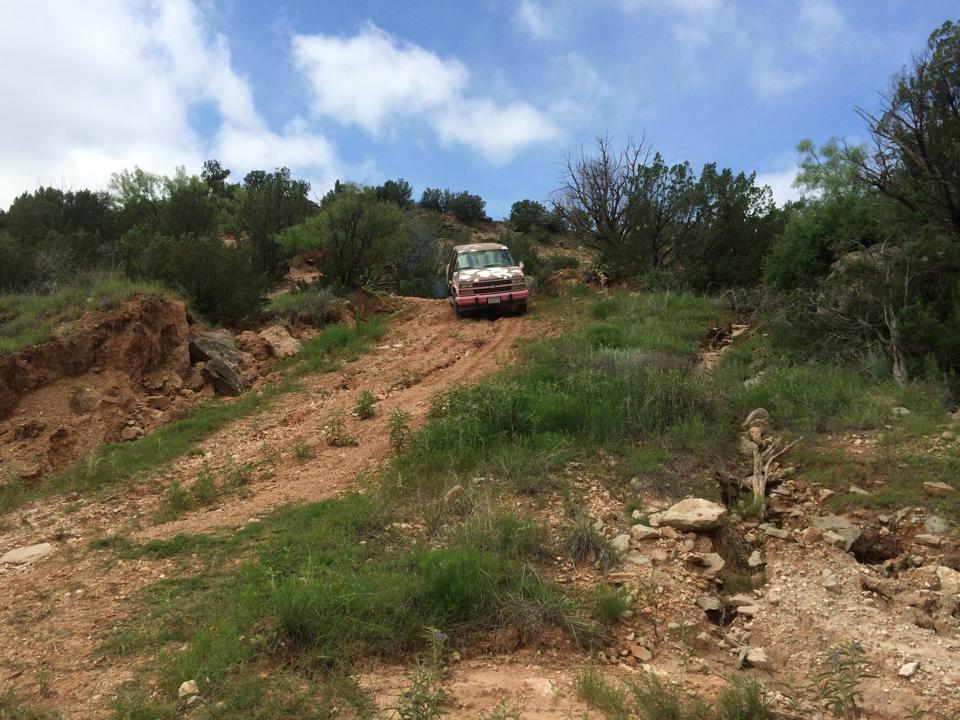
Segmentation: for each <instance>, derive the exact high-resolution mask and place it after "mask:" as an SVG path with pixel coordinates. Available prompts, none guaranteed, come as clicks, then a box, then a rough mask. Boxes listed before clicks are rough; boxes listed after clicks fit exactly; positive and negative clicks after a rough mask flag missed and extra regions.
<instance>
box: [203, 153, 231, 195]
mask: <svg viewBox="0 0 960 720" xmlns="http://www.w3.org/2000/svg"><path fill="white" fill-rule="evenodd" d="M228 177H230V171H229V170H227V169H226V168H225V167H223V166H222V165H221V164H220V161H219V160H205V161H204V163H203V171H202V172H201V173H200V179H201V180H203V181H204V182H205V183H206V184H207V187H208V188H210V192H211V193H213V194H214V195H225V194H227V193H228V189H229V186H228V184H227V178H228Z"/></svg>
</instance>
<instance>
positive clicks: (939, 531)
mask: <svg viewBox="0 0 960 720" xmlns="http://www.w3.org/2000/svg"><path fill="white" fill-rule="evenodd" d="M923 527H924V529H926V531H927V532H928V533H933V534H934V535H943V534H944V533H946V532H949V531H950V523H948V522H947V521H946V520H945V519H944V518H942V517H940V516H939V515H927V517H926V518H924V520H923Z"/></svg>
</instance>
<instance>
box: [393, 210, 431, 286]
mask: <svg viewBox="0 0 960 720" xmlns="http://www.w3.org/2000/svg"><path fill="white" fill-rule="evenodd" d="M441 264H442V263H441V260H440V242H439V241H438V239H437V233H436V228H435V227H434V226H433V225H432V224H430V223H428V222H425V221H423V220H416V221H414V222H412V223H411V224H410V226H409V228H408V229H407V244H406V246H405V247H404V250H403V252H402V253H401V254H400V256H399V257H398V258H397V262H396V267H395V270H394V274H395V275H396V278H397V292H398V293H399V294H401V295H413V296H415V297H435V296H436V295H437V294H438V293H437V290H438V287H437V286H438V284H441V285H442V281H441V278H442V275H441V271H440V266H441Z"/></svg>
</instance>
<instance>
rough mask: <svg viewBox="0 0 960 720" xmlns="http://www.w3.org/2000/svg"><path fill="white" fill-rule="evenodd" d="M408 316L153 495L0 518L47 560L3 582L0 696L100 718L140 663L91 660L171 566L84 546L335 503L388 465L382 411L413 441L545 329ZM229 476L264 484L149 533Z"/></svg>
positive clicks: (141, 488) (187, 462)
mask: <svg viewBox="0 0 960 720" xmlns="http://www.w3.org/2000/svg"><path fill="white" fill-rule="evenodd" d="M408 303H409V304H408V306H407V308H406V309H405V310H403V311H401V313H400V315H399V317H397V318H396V319H395V320H394V322H392V323H391V326H390V329H389V330H388V332H387V334H386V336H385V337H384V339H383V341H382V342H381V343H380V344H379V346H378V347H376V348H375V349H374V350H373V351H371V352H369V353H367V354H365V355H363V356H362V357H360V358H359V359H357V360H356V361H354V362H352V363H349V364H348V365H346V366H345V367H344V368H342V369H341V370H340V371H337V372H334V373H328V374H323V375H315V376H311V377H308V378H305V379H304V382H303V384H304V390H303V391H302V392H298V393H293V394H289V395H285V396H282V397H281V398H280V399H279V400H278V401H277V402H276V403H275V404H274V405H273V406H272V407H270V408H268V409H267V410H265V411H264V412H262V413H259V414H257V415H254V416H251V417H248V418H246V419H244V420H242V421H239V422H237V423H234V424H232V425H229V426H228V427H226V428H224V429H223V430H221V431H220V432H218V433H216V434H215V435H214V436H212V437H211V438H209V439H208V440H207V441H206V442H204V443H203V444H202V446H201V449H202V451H203V453H202V455H198V456H195V457H187V458H182V459H181V460H180V461H178V462H177V463H176V464H175V466H174V467H173V468H171V469H170V470H169V472H167V473H166V474H164V475H163V476H162V477H161V478H160V479H159V480H158V481H157V482H155V483H149V484H140V485H137V486H134V487H131V488H129V489H120V490H118V492H117V494H116V495H114V496H111V497H109V498H107V499H105V500H101V501H97V502H91V503H90V504H87V505H82V506H81V507H79V509H78V508H77V503H70V502H68V501H67V500H66V499H65V498H51V499H47V500H44V501H40V502H36V503H33V504H31V505H29V506H26V507H23V508H20V509H18V510H16V511H14V512H13V513H10V514H8V515H7V516H6V517H2V518H0V523H2V524H0V550H7V549H10V548H14V547H19V546H22V545H29V544H34V543H39V542H44V541H47V542H51V543H53V544H54V546H55V552H54V553H53V554H52V555H51V556H49V557H47V558H45V559H43V560H41V561H38V562H36V563H35V564H33V565H28V566H24V567H21V568H16V569H12V568H4V569H0V572H4V573H5V574H4V575H0V686H2V685H6V684H12V685H14V686H15V687H16V688H17V690H18V691H19V692H20V693H21V694H22V695H23V697H25V698H27V699H28V700H31V701H32V702H34V703H36V704H41V705H45V706H47V707H53V708H56V709H58V710H59V711H61V712H62V713H63V715H64V717H65V718H91V717H101V716H103V715H105V714H106V712H107V709H108V706H109V703H110V701H111V699H112V698H113V696H114V695H115V693H116V691H117V688H118V687H119V686H121V684H122V683H123V682H125V681H129V680H131V679H132V678H133V673H134V671H135V669H136V667H137V666H138V665H139V664H140V663H141V662H143V661H144V658H137V659H136V662H133V661H131V660H130V659H117V658H112V657H104V656H98V655H97V652H96V650H97V648H98V646H99V645H100V644H101V643H102V641H103V639H104V638H105V637H106V636H107V635H108V634H109V632H110V630H111V629H112V628H113V627H114V626H116V625H117V624H118V623H120V622H122V621H123V620H124V619H126V618H127V617H128V616H129V613H130V612H131V608H130V603H129V598H130V597H131V595H133V594H134V593H136V592H137V591H138V590H139V589H141V588H142V587H144V586H146V585H148V584H150V583H152V582H154V581H156V580H157V579H159V578H161V577H162V576H164V575H165V574H169V573H170V572H171V570H172V563H171V562H169V561H163V560H146V559H142V560H136V561H127V562H124V561H118V562H115V563H113V564H111V565H110V566H109V567H107V568H105V567H104V556H103V554H102V553H97V552H93V551H91V550H90V549H89V541H90V540H91V539H92V538H94V537H98V536H102V535H105V534H109V533H123V534H125V535H128V536H130V537H132V538H134V539H136V540H145V539H148V538H156V537H170V536H172V535H174V534H176V533H180V532H187V533H196V532H203V531H207V530H211V529H213V528H215V527H218V526H236V525H242V524H244V523H246V522H249V521H250V520H251V519H252V518H257V517H261V516H263V515H264V514H266V513H269V512H270V511H271V510H274V509H276V508H277V507H279V506H281V505H284V504H286V503H301V502H310V501H315V500H321V499H324V498H327V497H331V496H334V495H336V494H338V493H341V492H343V491H344V490H346V489H348V488H350V487H351V486H352V485H353V483H354V481H355V479H356V478H357V476H358V475H359V474H360V473H361V472H363V471H365V470H370V469H374V468H377V467H378V466H381V465H382V463H383V462H384V461H385V460H386V459H387V458H388V457H389V455H390V452H391V448H390V445H389V434H388V430H387V425H386V419H387V417H388V416H389V414H390V412H391V411H392V410H393V409H395V408H401V409H403V410H404V411H406V412H408V413H410V417H411V420H410V425H411V427H416V426H418V425H419V424H421V423H422V422H423V421H424V420H425V417H426V414H427V411H428V409H429V402H430V399H431V397H432V396H433V395H434V394H435V393H436V392H437V391H438V390H441V389H443V388H447V387H451V386H454V385H457V384H463V383H471V382H474V381H476V380H478V379H479V378H481V377H482V376H484V375H486V374H488V373H489V372H491V371H493V370H495V369H497V368H498V367H500V366H502V365H503V364H504V363H505V362H508V361H509V359H510V356H511V352H512V348H513V345H514V341H515V340H517V339H518V338H519V337H521V336H535V335H541V334H543V333H544V332H546V331H547V329H548V327H549V323H548V322H547V321H545V320H542V319H539V318H537V317H536V316H535V315H534V316H529V317H523V318H517V317H503V318H499V319H489V318H486V319H485V318H478V319H468V320H461V321H459V322H458V321H456V320H455V319H454V317H453V313H452V312H451V310H450V308H449V306H448V305H447V304H446V303H445V302H443V301H434V300H409V301H408ZM364 390H370V391H371V392H372V393H373V394H374V395H375V396H376V397H377V399H378V402H377V404H376V409H377V414H376V417H375V418H373V419H371V420H366V421H359V420H357V419H356V418H354V417H353V415H352V412H351V411H352V409H353V407H354V404H355V402H356V399H357V397H358V396H359V394H360V393H361V392H363V391H364ZM338 410H339V411H342V412H343V417H344V419H345V421H346V426H347V427H346V431H347V432H349V433H350V434H353V435H355V436H356V437H357V439H358V441H359V444H358V446H357V447H349V448H333V447H330V446H329V445H328V444H327V443H326V441H325V440H324V439H323V438H322V437H321V432H322V428H323V427H324V425H325V424H326V423H327V422H328V421H329V419H330V416H331V414H332V413H334V412H336V411H338ZM298 441H303V442H305V443H307V444H308V445H309V446H310V447H311V449H312V450H313V453H314V454H313V457H312V458H310V459H308V460H301V459H297V458H296V457H295V456H294V452H293V447H294V445H295V444H296V443H297V442H298ZM231 462H232V463H234V464H236V465H237V466H243V465H244V464H245V463H253V464H256V465H258V466H259V467H261V468H263V467H268V468H269V472H268V473H258V474H256V475H255V476H254V479H253V480H252V482H251V483H250V484H249V485H248V486H247V487H246V490H247V493H246V494H245V496H244V497H238V496H236V495H234V496H228V497H226V498H225V499H224V500H223V502H222V503H221V504H218V505H214V506H213V507H212V508H209V509H204V510H200V511H197V512H193V513H190V514H187V515H185V516H183V517H181V518H179V519H178V520H176V521H173V522H168V523H164V524H161V525H155V524H153V523H152V522H151V520H150V518H151V516H152V515H153V514H154V513H155V511H156V510H157V508H158V507H159V506H160V504H161V502H162V498H163V494H164V492H166V489H167V488H168V487H169V486H170V484H171V483H172V482H173V481H174V480H178V481H179V482H180V483H182V484H183V485H190V484H192V483H193V482H194V480H195V479H196V477H197V475H198V473H199V472H200V470H201V468H202V466H203V464H204V463H207V464H208V465H209V467H210V468H212V469H213V470H214V471H215V472H217V473H218V474H219V473H220V471H222V469H223V468H224V466H226V465H228V464H229V463H231ZM262 475H266V477H261V476H262ZM147 660H148V659H147Z"/></svg>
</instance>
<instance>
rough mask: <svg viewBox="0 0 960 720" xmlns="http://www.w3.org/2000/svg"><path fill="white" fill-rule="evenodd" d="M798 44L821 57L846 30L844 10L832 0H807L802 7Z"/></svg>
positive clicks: (797, 37)
mask: <svg viewBox="0 0 960 720" xmlns="http://www.w3.org/2000/svg"><path fill="white" fill-rule="evenodd" d="M798 24H799V29H798V32H797V34H796V36H795V41H796V43H797V45H798V46H799V47H800V48H801V49H803V50H805V51H806V52H807V53H809V54H810V55H813V56H816V57H820V56H822V55H823V53H824V52H825V51H826V50H827V49H828V48H829V47H830V46H831V45H832V44H833V43H834V42H835V41H836V39H837V38H838V37H839V36H840V35H841V33H843V32H844V30H846V27H847V21H846V18H845V17H844V15H843V11H842V10H841V9H840V8H838V7H837V6H836V5H835V4H834V3H833V2H831V1H830V0H806V2H804V3H803V5H802V6H801V7H800V14H799V23H798Z"/></svg>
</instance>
